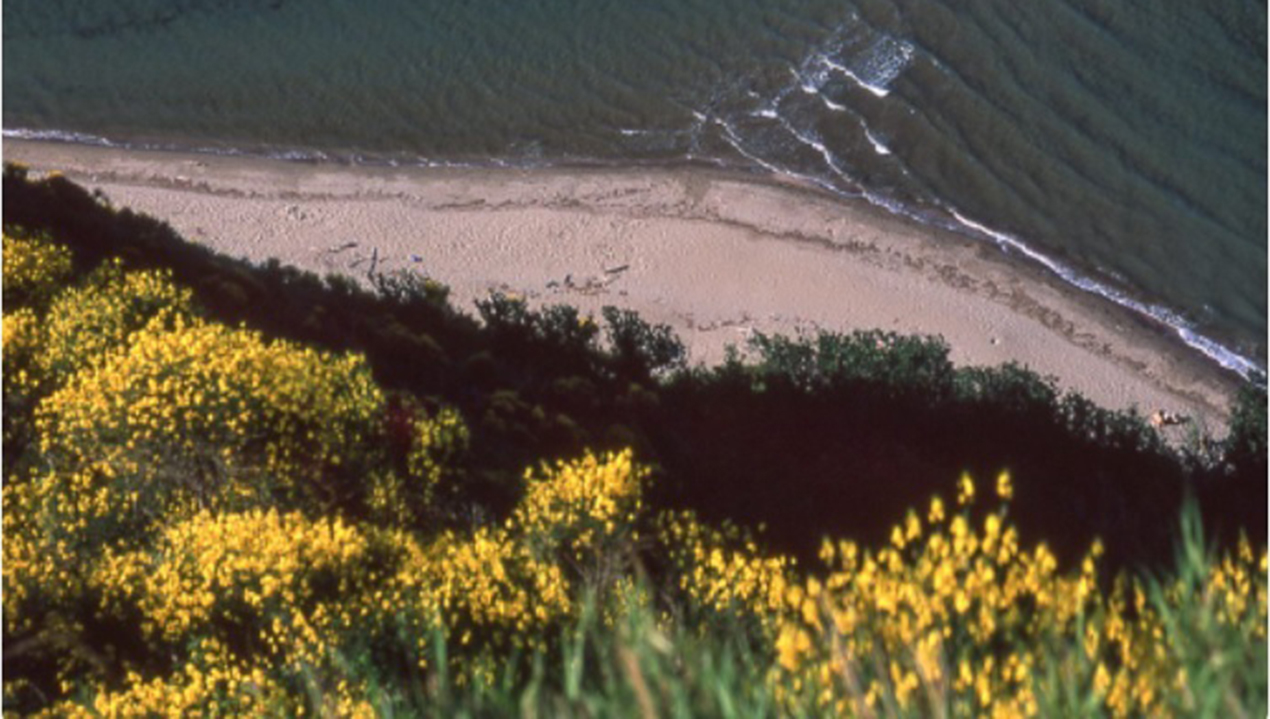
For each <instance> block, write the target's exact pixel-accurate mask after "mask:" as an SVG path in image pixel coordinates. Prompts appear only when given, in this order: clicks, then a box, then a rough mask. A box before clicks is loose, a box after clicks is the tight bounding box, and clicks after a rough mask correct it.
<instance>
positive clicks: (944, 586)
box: [774, 475, 1266, 716]
mask: <svg viewBox="0 0 1270 719" xmlns="http://www.w3.org/2000/svg"><path fill="white" fill-rule="evenodd" d="M998 494H999V496H1000V497H1001V498H1002V499H1003V500H1004V499H1005V498H1008V497H1009V496H1011V494H1012V487H1011V485H1010V482H1009V477H1008V475H1003V476H1002V477H1001V478H1000V479H999V480H998ZM974 496H975V489H974V483H973V482H972V481H971V480H970V478H969V477H963V478H962V480H961V482H960V483H959V487H958V498H959V503H960V504H961V505H963V508H965V509H963V511H962V512H961V513H959V514H957V515H955V516H952V517H951V518H949V517H947V516H945V510H944V507H943V504H942V502H941V501H940V500H939V499H938V498H936V499H934V500H933V501H932V503H931V506H930V509H929V511H928V512H927V514H926V517H925V518H923V517H921V516H918V515H917V514H916V513H910V514H909V516H908V517H907V519H906V520H905V522H903V523H902V524H899V525H896V526H895V527H894V529H893V531H892V535H891V546H888V547H885V548H882V549H880V550H876V551H872V550H862V549H860V548H858V547H857V546H856V545H854V544H852V543H849V542H841V543H832V542H826V543H825V545H824V549H823V551H822V558H823V559H824V560H825V561H826V564H827V569H828V573H827V574H826V575H825V576H824V577H823V578H817V577H810V578H807V579H805V580H804V581H803V582H802V583H801V584H799V585H797V586H793V587H791V588H790V589H789V590H788V592H787V593H786V596H785V602H784V607H783V608H782V609H781V610H780V612H779V622H778V625H777V629H776V639H775V647H776V652H777V664H776V668H775V670H774V676H775V677H776V678H777V679H778V680H779V681H781V682H784V686H786V687H790V688H791V691H792V692H793V693H810V694H811V695H812V696H813V697H815V701H816V703H818V704H819V705H820V706H822V707H824V709H825V710H829V711H835V712H838V713H849V714H856V713H864V714H867V713H872V712H875V711H878V710H880V709H881V707H882V702H883V701H891V702H894V703H895V704H896V705H898V707H899V708H900V709H903V710H905V711H914V712H916V713H919V714H920V713H924V712H929V711H935V710H936V708H937V707H938V706H945V705H946V706H948V707H951V708H952V709H953V710H954V712H955V713H957V714H973V715H992V716H1035V715H1036V714H1037V713H1038V711H1039V710H1040V706H1041V702H1042V701H1044V702H1046V705H1047V706H1049V705H1052V704H1053V702H1054V701H1056V699H1055V697H1056V696H1057V695H1058V694H1059V693H1060V687H1059V686H1057V685H1058V684H1061V683H1062V682H1078V683H1080V684H1081V685H1082V686H1091V687H1092V688H1093V690H1094V693H1095V695H1096V696H1098V697H1100V698H1102V699H1103V700H1104V701H1105V707H1104V708H1105V710H1107V711H1108V712H1109V713H1110V714H1112V715H1113V716H1128V715H1131V714H1160V713H1166V714H1167V713H1170V712H1168V711H1167V707H1165V706H1164V705H1162V703H1161V699H1162V698H1163V696H1164V693H1165V692H1166V691H1168V690H1169V689H1170V688H1172V687H1176V679H1177V672H1178V670H1179V664H1178V662H1177V658H1176V656H1175V654H1174V653H1173V652H1172V651H1171V650H1170V648H1168V647H1167V646H1166V645H1165V644H1164V643H1162V642H1161V641H1160V640H1161V638H1163V637H1164V636H1166V635H1167V634H1169V633H1170V632H1168V628H1167V627H1165V626H1164V625H1163V624H1162V623H1161V621H1160V617H1159V613H1158V612H1157V611H1155V610H1153V609H1152V608H1151V606H1149V605H1148V603H1147V602H1146V600H1145V593H1144V590H1143V589H1142V586H1141V584H1140V582H1137V581H1134V582H1132V583H1129V582H1127V581H1126V580H1125V579H1124V578H1123V577H1122V578H1120V579H1119V580H1117V582H1116V584H1115V585H1114V587H1113V589H1112V591H1111V592H1109V593H1108V594H1106V595H1104V594H1103V593H1102V591H1101V590H1100V588H1099V583H1098V578H1097V559H1098V557H1099V556H1100V555H1101V553H1102V547H1101V545H1100V544H1099V543H1097V542H1095V543H1094V546H1093V547H1092V548H1091V550H1090V551H1089V553H1088V555H1086V557H1085V558H1084V559H1083V560H1082V561H1081V563H1080V570H1079V571H1078V572H1074V573H1071V574H1062V573H1060V572H1059V571H1058V562H1057V559H1056V558H1055V557H1054V556H1053V554H1052V553H1051V552H1050V551H1049V550H1048V548H1047V547H1046V546H1045V544H1044V543H1041V544H1038V545H1036V546H1035V547H1033V548H1031V549H1030V550H1025V549H1023V548H1022V547H1020V546H1019V542H1018V535H1017V532H1016V530H1015V529H1014V528H1013V527H1010V526H1008V525H1007V524H1006V523H1005V521H1004V520H1005V515H1006V508H1005V506H1004V505H1003V506H1002V507H1001V508H1000V509H999V510H998V511H996V512H992V513H987V514H985V515H983V516H982V517H980V518H978V519H975V518H973V516H972V514H971V513H970V512H969V510H968V508H967V507H968V505H969V504H970V503H971V502H973V500H974ZM1251 556H1252V555H1251V550H1250V549H1249V550H1248V551H1246V552H1244V553H1243V554H1242V556H1241V559H1240V560H1239V562H1238V563H1235V564H1232V562H1234V561H1235V560H1232V559H1230V558H1227V559H1226V560H1223V562H1222V563H1221V564H1219V565H1217V567H1216V568H1215V569H1214V573H1213V575H1212V576H1211V577H1209V578H1208V580H1207V584H1206V585H1205V588H1204V589H1203V591H1204V592H1207V593H1212V596H1213V597H1214V599H1213V601H1214V602H1216V603H1217V605H1218V606H1219V607H1220V610H1219V612H1218V616H1220V617H1227V619H1226V620H1224V621H1232V622H1239V623H1241V624H1240V626H1241V627H1243V628H1244V629H1246V630H1247V631H1248V632H1249V633H1250V636H1255V637H1257V638H1259V639H1262V640H1264V637H1265V629H1264V624H1265V618H1266V602H1265V577H1264V576H1263V575H1264V570H1262V571H1261V572H1260V574H1261V575H1262V576H1259V577H1258V580H1257V581H1259V583H1260V587H1259V588H1258V589H1256V590H1255V591H1253V589H1252V587H1251V583H1252V582H1253V581H1254V580H1253V579H1252V577H1253V576H1254V574H1253V573H1252V572H1251V571H1250V570H1251V569H1252V562H1251ZM1263 556H1264V552H1263ZM1262 561H1263V562H1264V560H1262ZM1227 576H1234V577H1236V578H1237V579H1236V580H1235V581H1236V586H1237V587H1238V586H1240V585H1239V584H1238V582H1241V581H1242V582H1245V583H1244V584H1243V585H1242V586H1241V587H1240V590H1237V591H1236V592H1235V594H1236V595H1237V596H1238V597H1240V599H1237V600H1233V601H1229V602H1228V598H1229V597H1230V596H1231V594H1229V593H1227V592H1226V585H1225V584H1223V583H1222V581H1223V579H1224V578H1225V577H1227ZM1130 586H1131V588H1132V592H1133V593H1134V595H1135V597H1136V599H1135V602H1134V604H1133V605H1132V606H1129V605H1128V604H1127V603H1126V602H1125V599H1124V596H1125V594H1126V592H1127V591H1129V590H1128V589H1127V588H1126V587H1130ZM1172 591H1173V593H1174V594H1173V598H1172V600H1170V601H1174V602H1176V601H1178V600H1180V598H1181V593H1180V590H1178V589H1174V590H1172ZM1227 610H1229V611H1227ZM1055 647H1060V648H1061V647H1076V648H1078V651H1075V652H1068V653H1066V654H1064V653H1063V652H1062V651H1057V650H1055ZM1055 662H1058V663H1059V664H1061V666H1055ZM1054 676H1061V677H1063V678H1062V680H1061V682H1057V681H1054V680H1053V679H1052V677H1054ZM1046 677H1049V678H1050V679H1045V678H1046Z"/></svg>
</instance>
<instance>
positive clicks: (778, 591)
mask: <svg viewBox="0 0 1270 719" xmlns="http://www.w3.org/2000/svg"><path fill="white" fill-rule="evenodd" d="M659 525H660V526H659V534H660V539H661V542H662V544H663V545H664V546H665V547H666V550H667V554H668V555H669V557H670V559H671V562H672V564H673V566H674V568H675V573H676V574H677V575H678V582H677V583H678V589H679V590H680V591H682V592H684V594H685V596H686V597H687V602H688V605H689V606H690V607H691V608H702V609H706V610H708V611H710V612H712V613H715V614H719V615H724V616H728V615H743V616H745V617H746V618H747V619H750V620H754V621H757V622H758V623H759V624H761V625H764V626H765V628H766V629H768V630H770V629H771V628H772V626H771V625H772V623H773V622H775V621H776V619H777V617H778V613H779V610H781V609H782V608H783V607H784V600H785V592H786V590H787V589H788V588H789V586H790V582H792V581H793V579H794V575H793V569H794V565H795V562H794V560H793V559H791V558H789V557H784V556H780V555H776V556H763V555H762V554H761V553H760V551H759V548H758V545H757V544H756V542H755V541H754V539H753V538H750V537H747V536H743V534H742V533H741V532H739V531H738V530H736V529H735V528H733V527H725V528H724V529H717V528H714V527H711V526H709V525H706V524H703V523H701V522H700V521H699V520H698V519H697V518H696V516H695V515H694V514H693V513H692V512H678V513H667V514H666V515H664V516H663V517H661V518H660V522H659Z"/></svg>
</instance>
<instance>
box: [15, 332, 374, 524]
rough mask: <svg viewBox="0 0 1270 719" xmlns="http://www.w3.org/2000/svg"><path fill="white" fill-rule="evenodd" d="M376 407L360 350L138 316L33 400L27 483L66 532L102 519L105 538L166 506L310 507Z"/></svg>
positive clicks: (370, 425)
mask: <svg viewBox="0 0 1270 719" xmlns="http://www.w3.org/2000/svg"><path fill="white" fill-rule="evenodd" d="M381 404H382V395H381V393H380V391H379V389H378V387H377V386H376V385H375V384H374V382H373V381H372V379H371V377H370V371H369V369H368V367H367V366H366V363H365V360H364V359H363V358H362V357H360V356H356V355H346V356H332V355H328V354H326V353H321V352H315V351H313V350H310V349H302V348H300V347H297V346H295V345H291V344H289V343H285V342H273V343H269V342H265V341H264V340H263V339H262V338H261V337H260V336H259V335H258V334H256V333H254V332H249V331H246V330H241V329H238V330H234V329H229V328H226V327H222V326H219V325H210V324H204V323H202V322H199V321H188V322H187V321H186V320H184V319H181V318H179V317H178V318H176V319H175V326H174V327H173V328H172V329H171V330H168V329H163V328H159V327H155V326H154V325H148V326H147V327H146V328H144V329H142V330H140V331H138V332H136V333H134V335H133V336H132V338H131V341H130V342H129V344H128V346H127V347H126V349H124V350H122V351H120V352H116V353H112V354H111V355H109V356H108V357H107V359H106V360H105V361H104V362H102V363H101V364H99V365H97V366H94V367H90V368H86V369H85V370H83V371H80V372H78V373H76V374H75V375H74V376H73V377H72V378H71V379H70V380H69V381H68V383H67V385H66V386H65V387H63V388H61V389H59V390H57V391H56V392H54V393H53V394H51V395H49V396H48V397H47V398H45V399H44V401H43V402H41V404H40V405H39V406H38V407H37V409H36V414H35V426H36V429H37V433H38V435H39V438H40V444H41V447H40V448H41V451H42V452H43V454H44V456H45V457H46V458H47V459H48V461H49V462H50V463H52V465H53V466H54V467H55V469H54V470H53V471H49V472H47V473H46V474H43V475H41V476H40V477H38V478H37V481H39V482H40V483H41V486H42V490H41V501H42V503H43V505H44V508H45V509H48V510H50V511H52V509H53V508H54V507H56V510H57V511H56V513H55V514H56V516H57V517H58V519H59V521H60V522H61V523H63V525H64V528H65V530H66V531H68V532H72V533H73V532H77V531H79V530H81V529H84V528H85V527H86V526H87V525H88V524H91V523H93V522H95V521H97V520H102V521H105V522H106V523H107V524H109V525H111V526H113V529H110V528H108V527H106V526H104V525H103V526H102V527H101V531H104V532H107V533H108V534H109V533H114V534H116V535H118V534H119V533H120V532H123V531H125V530H129V531H135V530H139V529H144V527H145V526H146V525H147V524H148V521H147V517H149V518H151V519H153V518H154V517H155V516H157V515H159V514H160V513H165V512H177V515H176V516H182V515H181V514H180V512H179V507H186V508H187V509H192V508H196V507H197V506H250V505H252V504H257V503H261V502H265V501H277V502H281V503H282V506H296V505H297V504H298V505H299V506H318V505H320V504H321V501H322V500H323V497H324V494H323V493H324V491H328V488H326V487H323V486H322V485H321V480H322V477H323V475H324V472H325V471H326V470H327V469H328V468H330V467H338V466H339V465H340V463H341V462H342V461H344V460H346V459H347V458H348V457H349V456H350V453H352V452H353V451H354V450H355V449H356V448H358V447H359V446H360V445H363V444H365V443H366V441H367V438H368V436H369V435H370V434H371V433H372V432H373V431H374V420H375V418H376V413H377V411H378V410H379V408H380V405H381ZM173 468H175V470H173ZM243 468H248V469H250V470H252V471H246V470H245V469H243ZM165 469H166V470H169V471H176V472H177V474H178V475H179V476H175V477H161V476H160V472H161V471H162V470H165ZM262 484H263V486H261V485H262ZM68 497H75V498H77V499H76V500H75V501H74V502H71V503H68V502H67V500H66V498H68ZM186 514H188V512H187V513H186ZM50 516H53V515H50ZM93 541H98V540H93Z"/></svg>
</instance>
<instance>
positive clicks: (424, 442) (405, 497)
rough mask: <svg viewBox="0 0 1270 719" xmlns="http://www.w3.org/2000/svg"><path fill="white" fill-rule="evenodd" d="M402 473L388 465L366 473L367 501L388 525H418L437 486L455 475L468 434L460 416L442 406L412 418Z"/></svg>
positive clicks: (375, 513) (468, 438)
mask: <svg viewBox="0 0 1270 719" xmlns="http://www.w3.org/2000/svg"><path fill="white" fill-rule="evenodd" d="M411 429H412V430H413V431H412V435H411V437H410V448H409V450H408V452H407V454H406V473H405V475H404V476H403V475H402V474H401V473H399V472H397V471H393V470H392V469H391V468H386V469H384V470H382V471H378V472H372V473H371V474H370V475H368V476H367V483H368V485H369V487H370V490H369V492H368V497H367V504H368V505H369V507H370V509H371V512H372V513H373V514H374V516H375V517H376V518H377V519H379V520H380V521H381V522H383V523H385V524H387V525H388V526H393V527H399V528H405V527H411V526H417V525H418V524H419V522H420V520H421V519H422V518H423V517H424V510H425V509H426V508H427V507H428V506H430V505H431V504H432V503H433V500H434V499H435V494H436V489H437V487H438V486H439V485H440V484H441V483H442V482H443V481H444V480H446V479H447V478H449V477H452V476H453V475H455V473H456V471H457V468H458V467H459V463H460V461H461V458H462V456H463V455H464V454H465V453H466V452H467V449H468V442H469V440H470V434H469V432H468V429H467V425H466V424H465V423H464V422H463V416H462V415H460V414H459V412H458V411H457V410H455V409H453V408H451V407H444V408H442V409H441V410H440V411H439V412H437V414H436V416H435V417H422V418H419V419H416V420H414V421H413V426H412V427H411Z"/></svg>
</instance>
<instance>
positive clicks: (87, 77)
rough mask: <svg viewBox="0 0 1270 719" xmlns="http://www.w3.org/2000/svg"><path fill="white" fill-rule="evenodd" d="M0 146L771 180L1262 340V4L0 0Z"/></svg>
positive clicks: (1236, 351) (1233, 351)
mask: <svg viewBox="0 0 1270 719" xmlns="http://www.w3.org/2000/svg"><path fill="white" fill-rule="evenodd" d="M3 59H4V64H3V73H4V78H3V82H4V95H3V125H4V132H5V135H6V136H34V137H45V138H51V139H63V140H67V141H75V142H89V143H108V144H120V145H131V146H139V147H168V148H181V149H201V150H205V151H209V152H224V153H250V154H272V155H277V156H281V157H285V158H289V159H296V160H305V161H312V160H323V159H326V160H332V161H340V162H350V161H352V162H370V163H464V164H476V165H484V164H514V165H545V164H577V163H600V164H631V163H650V164H679V163H704V164H715V165H724V166H729V167H738V168H748V169H753V170H755V171H764V172H766V171H771V172H778V173H786V174H790V175H797V176H800V177H804V178H807V179H811V180H812V181H814V182H817V183H819V184H821V185H822V186H824V187H826V188H828V189H830V190H833V191H835V192H837V193H840V194H841V195H842V196H843V197H844V198H851V197H863V198H866V199H867V200H869V201H871V202H873V203H875V204H878V205H881V206H884V207H886V208H889V209H891V210H892V211H894V212H897V213H901V214H905V215H910V216H912V217H915V218H917V219H920V220H922V221H925V222H929V223H932V224H935V225H940V226H945V227H952V228H954V229H958V230H960V231H962V232H965V233H967V234H970V235H974V236H976V237H979V238H981V239H982V240H983V241H985V242H992V243H996V244H997V245H999V246H1000V247H1001V248H1002V250H1003V251H1006V252H1011V253H1015V254H1021V255H1027V256H1030V257H1032V258H1033V259H1034V260H1035V261H1037V262H1040V263H1042V264H1045V265H1047V266H1048V267H1050V269H1051V270H1053V271H1054V272H1056V273H1058V274H1060V275H1062V276H1063V277H1065V278H1066V279H1067V280H1068V281H1070V282H1072V283H1073V284H1075V285H1078V286H1080V287H1083V288H1084V289H1086V290H1088V291H1091V292H1097V293H1100V294H1104V295H1107V296H1109V297H1111V298H1112V299H1114V300H1116V301H1117V302H1120V303H1122V304H1125V305H1128V306H1130V307H1133V308H1134V309H1137V310H1138V311H1140V312H1142V313H1144V314H1147V315H1150V316H1152V317H1154V318H1156V319H1157V320H1159V321H1160V322H1163V323H1165V324H1167V325H1169V326H1170V327H1172V328H1173V329H1174V330H1175V331H1177V332H1178V333H1179V334H1181V335H1182V337H1183V338H1184V339H1185V340H1186V341H1188V342H1189V343H1191V344H1192V345H1194V346H1196V347H1197V348H1198V349H1200V350H1201V351H1203V352H1205V353H1206V354H1208V355H1209V356H1210V357H1212V358H1213V359H1214V360H1216V361H1218V362H1221V363H1222V364H1224V365H1226V366H1228V367H1230V368H1232V369H1234V370H1236V371H1240V372H1241V373H1245V374H1246V373H1248V371H1249V370H1251V369H1253V368H1254V367H1261V368H1264V367H1265V358H1266V287H1267V280H1266V257H1267V250H1266V236H1267V205H1266V199H1267V171H1266V158H1267V144H1266V138H1267V127H1266V107H1267V105H1266V86H1267V72H1266V67H1267V60H1266V4H1265V2H1264V0H1260V1H1257V0H1191V1H1182V0H1174V1H1170V2H1162V1H1160V0H1155V1H1151V2H1148V1H1146V0H1026V2H1018V1H1017V0H857V1H854V2H852V1H844V0H835V1H834V2H828V1H826V0H801V1H795V0H639V1H636V0H627V1H626V2H614V1H612V0H378V1H374V2H371V1H367V0H363V1H361V2H353V1H350V0H304V1H303V2H300V1H293V0H115V1H113V2H110V1H106V0H63V1H58V0H7V1H6V2H5V3H4V5H3Z"/></svg>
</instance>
